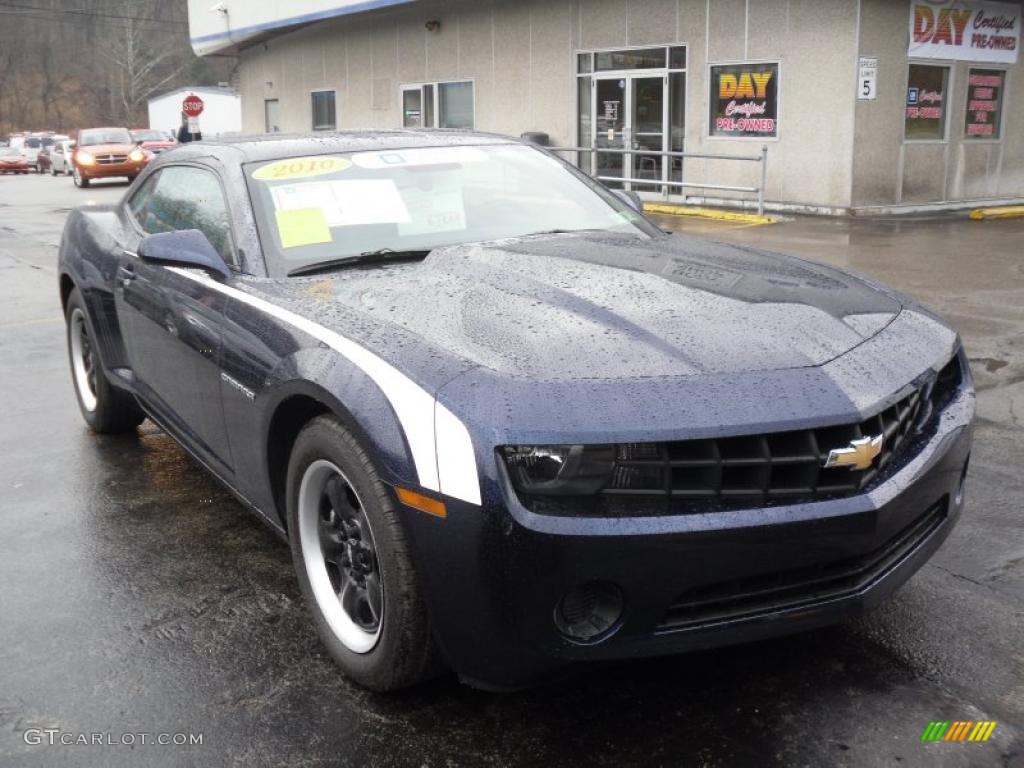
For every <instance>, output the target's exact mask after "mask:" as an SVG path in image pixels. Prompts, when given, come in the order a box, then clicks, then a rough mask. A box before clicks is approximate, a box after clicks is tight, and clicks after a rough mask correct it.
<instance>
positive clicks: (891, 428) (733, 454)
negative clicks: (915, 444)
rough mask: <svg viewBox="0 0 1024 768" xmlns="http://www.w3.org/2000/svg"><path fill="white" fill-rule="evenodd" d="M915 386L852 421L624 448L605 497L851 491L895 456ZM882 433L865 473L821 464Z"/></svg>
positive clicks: (907, 426)
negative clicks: (885, 405) (882, 407)
mask: <svg viewBox="0 0 1024 768" xmlns="http://www.w3.org/2000/svg"><path fill="white" fill-rule="evenodd" d="M922 392H923V391H922V390H921V389H918V390H915V391H914V392H912V393H911V394H909V395H907V396H906V397H904V398H903V399H902V400H900V401H899V402H898V403H896V404H895V405H893V406H891V407H889V408H886V409H885V410H884V411H881V412H880V413H877V414H875V415H874V416H872V417H871V418H869V419H866V420H864V421H862V422H860V423H857V424H842V425H839V426H832V427H820V428H817V429H805V430H797V431H792V432H775V433H769V434H760V435H744V436H742V437H725V438H714V439H707V440H684V441H679V442H669V443H624V444H621V445H618V446H617V448H616V451H617V456H616V462H615V471H614V474H613V476H612V480H611V482H610V483H609V484H608V486H607V487H606V488H605V489H604V490H603V491H602V493H604V494H612V495H615V494H622V495H667V496H671V497H674V498H682V499H708V498H711V499H720V498H726V499H727V498H745V499H748V500H752V501H755V502H756V501H759V500H760V501H763V500H766V499H775V498H787V497H795V496H800V497H803V498H806V499H814V498H819V497H827V496H834V495H836V494H844V493H854V492H856V491H859V490H861V489H862V488H863V487H865V486H866V485H867V484H868V483H870V482H871V480H872V479H874V477H875V476H876V475H877V474H878V473H879V472H882V471H884V470H885V468H886V467H887V466H888V465H889V463H890V462H892V461H893V459H894V457H896V456H897V455H898V454H899V451H900V449H901V448H902V446H903V444H904V442H905V441H906V440H907V437H908V435H909V433H910V431H911V429H912V428H913V427H914V426H915V425H916V424H917V423H918V422H917V419H918V416H919V415H920V412H921V407H922V402H923V401H922ZM876 435H883V436H884V439H883V442H882V449H881V453H880V454H879V455H878V458H876V459H875V461H874V462H873V463H872V464H871V466H870V467H869V468H867V469H863V470H861V469H850V468H849V467H846V466H838V467H828V468H826V467H824V466H823V464H824V462H825V460H826V459H827V458H828V455H829V451H830V450H831V449H833V448H845V447H847V446H849V445H850V443H851V442H852V441H853V440H860V439H861V438H863V437H874V436H876Z"/></svg>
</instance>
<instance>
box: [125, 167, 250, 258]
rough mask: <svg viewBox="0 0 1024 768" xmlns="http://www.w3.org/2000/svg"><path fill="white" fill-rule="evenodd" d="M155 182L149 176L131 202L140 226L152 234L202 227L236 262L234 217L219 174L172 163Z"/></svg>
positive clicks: (217, 245)
mask: <svg viewBox="0 0 1024 768" xmlns="http://www.w3.org/2000/svg"><path fill="white" fill-rule="evenodd" d="M153 181H154V180H153V179H152V178H151V179H148V180H147V181H146V184H145V185H143V187H142V188H141V189H140V190H139V191H138V192H137V193H136V194H135V197H133V198H132V200H131V202H129V204H128V205H129V207H130V208H131V209H132V214H133V215H134V216H135V218H136V220H137V221H138V222H139V225H140V226H141V227H142V228H143V229H144V230H145V231H146V232H148V233H150V234H156V233H157V232H170V231H172V230H177V229H198V230H199V231H200V232H202V233H203V234H204V235H206V237H207V239H208V240H209V241H210V242H211V243H212V244H213V247H214V248H215V249H216V250H217V252H218V253H219V254H220V255H221V258H223V259H224V261H225V262H227V263H228V264H234V263H235V254H234V247H233V245H232V242H231V220H230V217H229V216H228V209H227V204H226V203H225V201H224V192H223V190H222V189H221V186H220V183H219V182H218V181H217V177H216V176H214V175H213V174H212V173H211V172H210V171H205V170H203V169H202V168H193V167H190V166H184V165H172V166H168V167H166V168H163V169H161V170H160V172H159V173H158V174H157V177H156V180H155V183H154V184H152V186H151V182H153ZM137 200H138V203H136V201H137ZM136 205H138V210H136Z"/></svg>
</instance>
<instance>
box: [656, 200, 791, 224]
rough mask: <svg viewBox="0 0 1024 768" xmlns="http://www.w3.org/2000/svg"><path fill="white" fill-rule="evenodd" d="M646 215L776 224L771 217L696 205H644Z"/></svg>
mask: <svg viewBox="0 0 1024 768" xmlns="http://www.w3.org/2000/svg"><path fill="white" fill-rule="evenodd" d="M644 211H645V212H646V213H664V214H667V215H669V216H694V217H696V218H699V219H714V220H716V221H741V222H744V223H747V224H774V223H775V219H774V218H772V217H771V216H761V215H759V214H756V213H740V212H739V211H720V210H717V209H715V208H700V207H698V206H695V205H669V204H667V203H644Z"/></svg>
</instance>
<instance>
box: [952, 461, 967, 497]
mask: <svg viewBox="0 0 1024 768" xmlns="http://www.w3.org/2000/svg"><path fill="white" fill-rule="evenodd" d="M970 463H971V457H970V456H968V457H967V461H965V462H964V468H963V469H962V470H961V471H960V483H959V485H957V487H956V496H954V497H953V503H954V504H955V505H956V506H958V507H959V506H960V505H961V504H963V503H964V486H965V485H967V465H968V464H970Z"/></svg>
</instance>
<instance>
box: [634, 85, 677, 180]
mask: <svg viewBox="0 0 1024 768" xmlns="http://www.w3.org/2000/svg"><path fill="white" fill-rule="evenodd" d="M666 90H667V88H666V78H665V77H664V76H663V75H659V76H656V77H638V76H636V75H634V76H632V77H630V99H629V101H630V105H629V122H630V125H629V129H630V130H629V138H630V149H642V150H647V151H655V152H664V151H665V150H666V149H667V147H666V146H665V133H666V131H665V128H666V124H667V122H668V113H667V111H666V109H665V106H666V103H667V101H668V99H666V98H665V96H666V93H665V92H666ZM630 158H631V159H632V172H631V173H630V178H633V179H650V180H651V181H661V180H662V179H664V178H665V177H664V176H663V175H662V170H663V168H664V164H665V161H664V158H663V157H661V156H660V155H630ZM632 187H633V189H637V190H650V191H654V190H656V189H657V187H654V186H649V185H647V184H633V185H632Z"/></svg>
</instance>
